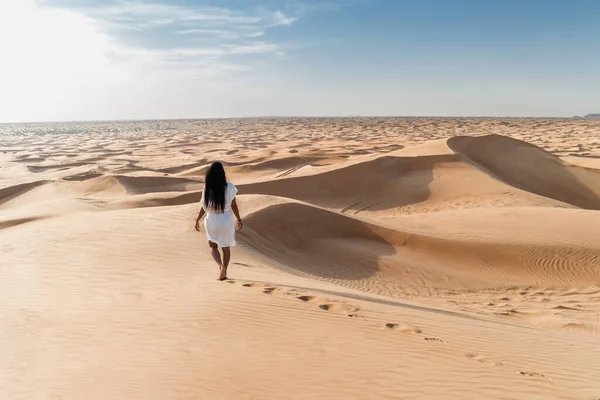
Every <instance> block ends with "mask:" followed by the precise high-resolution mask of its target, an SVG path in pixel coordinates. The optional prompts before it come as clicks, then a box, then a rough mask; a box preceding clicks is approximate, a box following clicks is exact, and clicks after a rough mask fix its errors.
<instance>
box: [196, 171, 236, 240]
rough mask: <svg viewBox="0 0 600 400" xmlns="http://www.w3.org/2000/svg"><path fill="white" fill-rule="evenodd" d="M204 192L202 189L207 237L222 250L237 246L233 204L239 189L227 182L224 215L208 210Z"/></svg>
mask: <svg viewBox="0 0 600 400" xmlns="http://www.w3.org/2000/svg"><path fill="white" fill-rule="evenodd" d="M204 190H205V189H202V199H201V200H200V206H201V207H202V208H204V211H206V218H205V220H204V230H205V231H206V237H207V238H208V240H210V241H211V242H213V243H216V244H217V245H219V247H221V248H222V247H231V246H235V219H234V218H233V211H231V202H232V201H233V199H235V195H236V194H237V188H236V187H235V185H234V184H233V183H231V182H227V188H226V189H225V211H224V212H222V213H221V212H218V211H216V210H214V209H210V208H208V206H207V205H206V204H205V203H204Z"/></svg>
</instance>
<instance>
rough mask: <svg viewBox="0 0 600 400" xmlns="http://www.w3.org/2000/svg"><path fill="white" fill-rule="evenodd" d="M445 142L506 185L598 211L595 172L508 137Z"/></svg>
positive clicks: (599, 193) (598, 181)
mask: <svg viewBox="0 0 600 400" xmlns="http://www.w3.org/2000/svg"><path fill="white" fill-rule="evenodd" d="M447 143H448V147H450V148H451V149H452V150H453V151H454V152H455V153H457V154H459V155H461V156H462V157H464V158H465V159H466V160H467V161H470V162H471V164H473V165H475V166H476V167H478V168H480V169H481V170H483V171H484V172H486V173H488V174H490V175H491V176H493V177H495V178H496V179H498V180H500V181H502V182H504V183H506V184H508V185H511V186H514V187H516V188H518V189H521V190H525V191H528V192H531V193H535V194H537V195H540V196H544V197H548V198H551V199H554V200H558V201H562V202H564V203H568V204H571V205H574V206H577V207H580V208H584V209H590V210H600V172H598V171H597V170H593V169H590V168H584V167H579V166H575V165H571V164H568V163H566V162H564V161H562V160H561V159H559V158H558V157H556V156H554V155H552V154H550V153H549V152H547V151H546V150H544V149H542V148H540V147H537V146H535V145H533V144H530V143H527V142H524V141H521V140H517V139H513V138H510V137H508V136H502V135H487V136H477V137H470V136H456V137H453V138H450V139H448V142H447Z"/></svg>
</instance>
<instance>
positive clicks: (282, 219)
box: [238, 203, 398, 280]
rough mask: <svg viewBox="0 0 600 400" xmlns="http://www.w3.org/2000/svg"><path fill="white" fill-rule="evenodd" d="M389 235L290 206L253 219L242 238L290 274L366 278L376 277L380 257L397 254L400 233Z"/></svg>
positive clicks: (342, 218) (323, 212) (273, 208)
mask: <svg viewBox="0 0 600 400" xmlns="http://www.w3.org/2000/svg"><path fill="white" fill-rule="evenodd" d="M383 231H386V230H385V229H383ZM385 233H386V232H383V234H382V228H381V227H376V226H371V225H370V224H368V223H365V222H362V221H359V220H356V219H354V218H350V217H347V216H344V215H341V214H337V213H334V212H330V211H326V210H322V209H319V208H316V207H312V206H310V205H306V204H299V203H284V204H276V205H271V206H268V207H266V208H264V209H261V210H259V211H257V212H256V213H254V214H251V215H249V216H248V217H247V218H246V225H245V228H244V230H243V231H241V232H240V233H238V239H239V240H240V243H242V244H243V245H245V246H247V247H250V248H252V249H254V250H255V251H257V252H259V253H260V254H261V255H263V256H265V257H267V258H270V259H272V260H274V261H276V262H277V263H279V264H281V265H283V266H285V267H286V268H289V270H290V271H294V270H295V271H297V272H301V273H305V274H309V275H313V276H317V277H321V278H327V279H345V280H360V279H364V278H368V277H371V276H373V275H374V274H376V272H377V271H378V261H379V259H380V257H383V256H390V255H394V254H395V253H396V249H395V247H394V238H395V237H397V236H398V233H396V235H392V234H390V235H386V234H385ZM386 236H387V237H386Z"/></svg>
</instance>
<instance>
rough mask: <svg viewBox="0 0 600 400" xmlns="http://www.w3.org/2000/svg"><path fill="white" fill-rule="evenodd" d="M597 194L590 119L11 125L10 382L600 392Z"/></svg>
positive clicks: (66, 394)
mask: <svg viewBox="0 0 600 400" xmlns="http://www.w3.org/2000/svg"><path fill="white" fill-rule="evenodd" d="M214 160H220V161H223V162H224V163H225V165H226V168H227V172H228V175H229V179H230V180H231V181H233V182H234V183H235V184H236V185H237V186H238V188H239V190H240V192H239V197H238V202H239V204H240V209H241V212H242V215H243V217H244V219H245V227H244V230H243V231H242V232H240V233H239V234H238V242H239V243H238V244H239V245H238V246H237V247H236V248H234V249H233V259H232V265H231V267H230V269H229V277H230V278H231V279H230V280H228V281H225V282H219V281H217V280H216V278H217V275H218V270H217V267H216V266H215V264H214V262H213V261H212V259H211V257H210V255H209V253H208V250H207V246H206V244H205V239H204V234H203V233H198V232H196V231H195V230H194V219H195V217H196V213H197V212H198V204H197V203H198V201H199V199H200V194H199V193H200V191H201V189H202V187H203V176H204V173H205V171H206V169H207V166H208V165H209V164H210V163H211V162H212V161H214ZM599 210H600V121H594V120H584V119H485V118H479V119H475V118H470V119H469V118H339V119H334V118H330V119H327V118H322V119H318V118H316V119H315V118H304V119H302V118H296V119H293V118H289V119H284V118H279V119H233V120H189V121H143V122H96V123H60V124H59V123H56V124H28V125H0V252H1V259H0V355H1V356H0V398H1V399H6V400H24V399H48V400H50V399H52V400H54V399H57V400H58V399H61V400H75V399H90V400H95V399H98V400H100V399H103V400H104V399H111V400H125V399H126V400H149V399H156V400H159V399H160V400H171V399H173V400H175V399H177V400H183V399H528V400H533V399H584V400H590V399H598V398H600V211H599Z"/></svg>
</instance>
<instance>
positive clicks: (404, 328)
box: [385, 322, 422, 335]
mask: <svg viewBox="0 0 600 400" xmlns="http://www.w3.org/2000/svg"><path fill="white" fill-rule="evenodd" d="M385 327H386V328H387V329H391V330H393V331H397V332H400V333H404V334H405V335H417V334H419V333H422V331H421V329H419V328H418V327H416V326H411V325H406V324H396V323H392V322H388V323H387V324H385Z"/></svg>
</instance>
